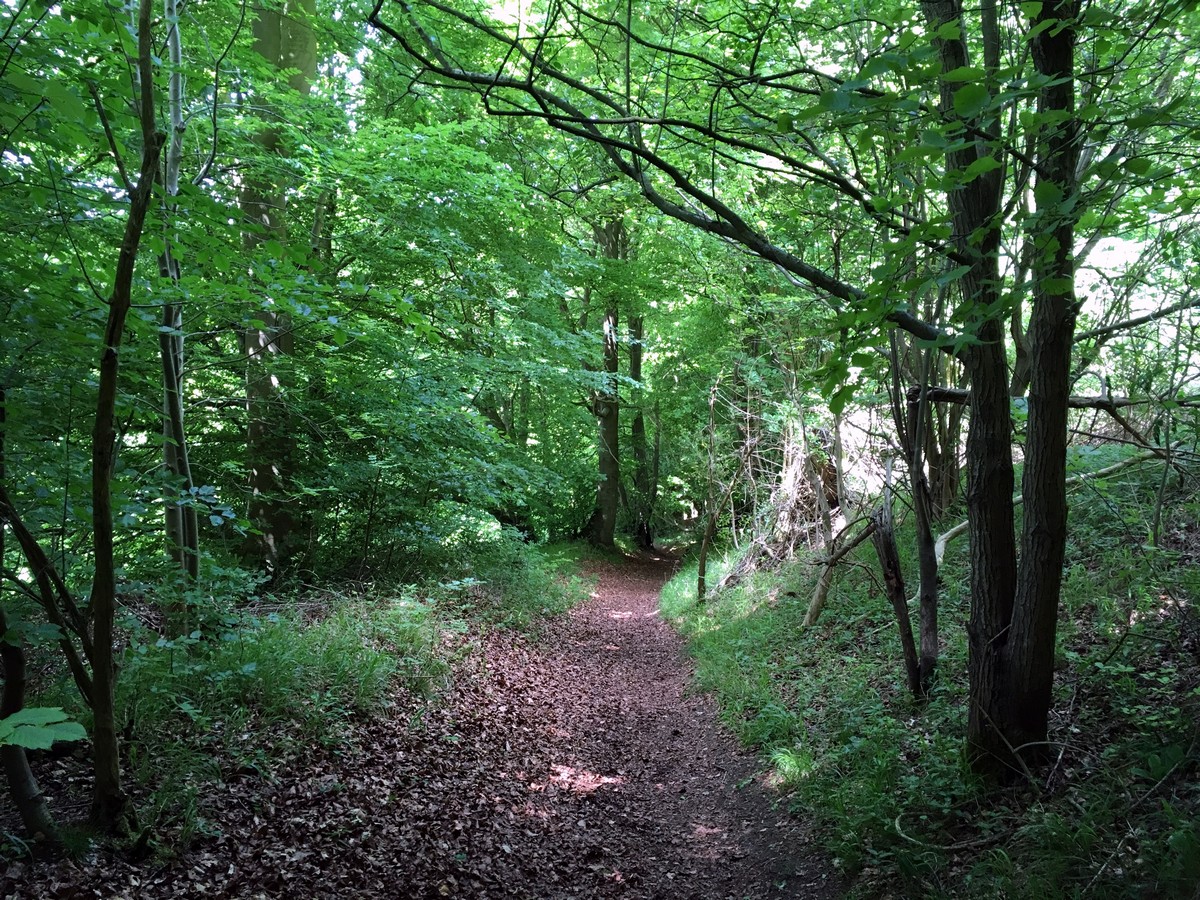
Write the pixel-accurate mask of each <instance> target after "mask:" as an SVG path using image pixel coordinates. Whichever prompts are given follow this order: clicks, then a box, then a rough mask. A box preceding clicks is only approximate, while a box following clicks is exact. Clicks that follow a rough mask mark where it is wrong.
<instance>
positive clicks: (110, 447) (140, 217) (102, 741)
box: [89, 0, 165, 832]
mask: <svg viewBox="0 0 1200 900" xmlns="http://www.w3.org/2000/svg"><path fill="white" fill-rule="evenodd" d="M152 53H153V47H152V44H151V35H150V0H141V6H140V8H139V11H138V75H139V79H138V80H139V88H140V98H139V104H138V112H139V115H140V117H141V122H142V165H141V171H140V172H139V174H138V181H137V184H136V185H130V188H131V190H130V197H129V215H128V218H127V219H126V220H125V234H124V237H123V238H122V240H121V250H120V253H119V254H118V256H117V268H116V273H115V274H114V276H113V287H112V295H111V297H110V298H109V304H108V321H107V323H106V325H105V329H104V349H103V352H102V355H101V357H100V377H99V389H98V391H97V397H96V422H95V426H94V427H93V429H92V551H93V554H94V557H95V567H96V570H95V574H94V576H93V579H92V597H91V605H90V608H89V610H90V614H91V617H92V640H93V659H92V679H93V690H92V717H93V722H94V725H93V735H92V741H93V751H92V752H93V767H94V773H95V782H94V785H93V793H92V813H91V815H92V821H93V822H94V823H95V824H96V825H98V826H100V827H102V828H105V829H107V830H109V831H113V832H122V831H124V830H125V829H126V828H127V826H128V823H129V820H130V818H131V813H132V810H131V809H130V807H129V798H128V797H127V796H126V795H125V792H124V791H123V790H122V788H121V766H120V756H119V753H118V744H117V727H116V719H115V713H114V709H113V687H114V682H115V679H116V665H115V659H114V655H113V638H114V635H113V622H114V618H115V613H116V599H117V582H116V567H115V562H114V559H113V509H112V490H111V486H112V475H113V463H114V461H115V458H116V450H117V447H116V405H117V382H118V376H119V374H120V349H121V340H122V338H123V337H124V334H125V319H126V317H127V316H128V314H129V309H130V306H131V303H132V294H131V292H132V288H133V271H134V265H135V263H136V262H137V252H138V246H139V244H140V243H141V240H142V233H143V231H144V230H145V225H146V212H147V210H148V209H149V206H150V201H151V198H152V197H153V190H154V181H155V178H156V177H157V175H158V159H159V155H160V153H161V151H162V145H163V141H164V140H165V135H163V134H161V133H158V132H156V131H155V129H154V81H153V79H154V64H153V59H152Z"/></svg>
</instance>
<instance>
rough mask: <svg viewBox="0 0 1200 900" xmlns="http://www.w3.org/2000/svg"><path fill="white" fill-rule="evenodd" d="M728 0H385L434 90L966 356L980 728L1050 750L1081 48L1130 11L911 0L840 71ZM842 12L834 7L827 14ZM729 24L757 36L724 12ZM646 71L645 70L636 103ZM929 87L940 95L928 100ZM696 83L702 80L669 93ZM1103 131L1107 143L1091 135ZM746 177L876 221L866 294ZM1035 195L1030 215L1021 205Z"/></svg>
mask: <svg viewBox="0 0 1200 900" xmlns="http://www.w3.org/2000/svg"><path fill="white" fill-rule="evenodd" d="M732 7H734V8H736V9H737V11H738V12H737V15H736V16H733V13H732V12H731V11H730V10H724V14H723V15H722V14H719V13H718V12H717V11H715V10H714V11H712V16H713V18H712V19H710V18H707V17H706V10H705V9H704V8H698V9H696V10H693V11H688V12H687V13H680V12H679V11H677V10H674V9H673V8H671V9H668V8H667V7H665V6H658V5H653V6H648V7H643V8H641V9H640V10H639V15H638V16H637V17H636V18H634V17H633V16H632V15H630V12H629V10H627V9H619V10H616V11H613V10H612V9H611V8H609V7H606V6H604V5H603V4H595V5H593V4H586V3H577V2H567V3H562V4H555V5H553V6H552V7H550V8H549V10H548V11H547V12H545V13H544V14H543V15H542V16H541V18H540V19H535V20H530V19H528V18H525V19H522V20H521V22H520V23H518V24H515V25H510V24H506V23H501V22H497V21H492V20H488V19H486V18H483V17H481V16H480V15H478V14H475V13H471V12H468V11H466V10H464V9H463V8H460V7H459V6H457V5H455V4H450V3H445V2H441V0H424V2H420V3H415V4H412V5H411V6H408V5H406V6H404V7H403V10H404V12H402V14H401V16H400V18H399V19H398V20H397V21H396V22H395V23H394V24H393V22H392V21H391V20H389V19H387V18H385V16H384V15H383V4H382V2H380V3H378V4H377V5H376V7H375V10H374V11H373V13H372V16H371V21H372V23H373V24H375V25H376V27H378V28H379V29H381V30H382V31H384V32H385V33H387V34H388V35H390V36H391V37H392V38H393V39H394V40H395V41H396V42H397V43H398V45H399V46H401V47H402V48H403V49H404V50H405V51H406V52H407V53H408V54H409V55H410V56H411V57H412V58H413V59H414V60H416V61H417V63H418V64H419V65H420V66H421V67H422V73H423V77H424V78H426V79H427V80H430V81H434V82H441V83H456V84H463V85H469V86H472V87H474V88H475V89H477V90H478V91H479V92H480V94H481V97H482V100H483V103H484V104H485V107H486V108H487V110H488V111H489V112H491V113H493V114H495V115H498V116H508V117H518V118H532V119H538V120H542V121H545V122H547V123H548V124H550V125H551V126H553V127H555V128H557V129H559V130H560V131H561V132H563V133H564V134H566V135H569V136H571V137H573V138H576V139H580V140H584V141H587V142H590V143H591V144H593V145H594V146H595V147H596V148H597V152H598V154H599V155H600V156H601V158H602V159H603V160H604V162H605V164H606V165H607V166H609V167H610V170H611V171H612V172H613V173H615V174H618V175H620V176H622V177H624V178H627V179H628V180H629V181H631V182H632V183H633V184H634V185H636V187H637V188H638V190H639V191H640V193H641V194H642V196H643V197H644V198H645V200H646V201H647V202H648V203H650V204H651V205H653V206H654V207H655V208H656V209H658V210H659V211H660V212H662V213H664V214H666V215H668V216H672V217H674V218H677V219H679V220H680V221H682V222H685V223H688V224H690V225H693V226H694V227H696V228H699V229H701V230H703V231H705V232H707V233H709V234H712V235H715V236H717V237H720V238H724V239H725V240H727V241H732V242H736V243H738V244H740V245H741V246H743V247H745V248H746V249H747V250H749V251H751V252H753V253H754V254H756V255H758V256H760V257H761V258H763V259H764V260H766V261H768V262H770V263H773V264H775V265H776V266H778V267H780V268H781V269H783V270H784V271H785V272H787V273H789V275H790V276H792V277H793V278H794V279H796V280H797V281H798V282H800V283H803V284H805V285H807V286H808V287H809V288H810V289H811V290H813V291H815V292H818V293H819V294H821V295H824V296H826V297H829V298H831V299H832V300H833V301H835V302H836V303H837V304H838V305H839V306H840V311H839V319H840V321H841V322H842V324H843V326H848V327H850V328H851V329H853V330H856V331H857V330H860V329H861V330H863V331H865V332H870V331H872V330H874V329H875V328H878V327H880V326H883V325H885V324H888V325H891V326H895V327H899V328H901V329H903V330H905V331H907V332H909V333H910V334H911V335H912V336H913V337H914V338H916V339H917V340H919V341H922V342H925V344H927V345H930V346H934V347H937V348H939V350H940V351H941V352H943V353H947V354H950V355H952V356H954V357H955V358H956V359H957V360H958V361H959V362H961V364H962V365H963V366H964V368H965V370H966V372H967V375H968V377H969V380H970V390H971V409H970V426H969V431H968V438H967V444H966V457H967V466H966V469H967V473H966V478H967V485H966V497H967V504H968V510H969V521H970V535H971V589H972V619H971V646H972V655H971V664H970V676H971V677H970V680H971V700H970V706H971V721H970V725H969V730H968V740H969V743H970V746H971V748H972V758H973V759H974V761H975V763H976V765H977V766H978V767H979V768H980V769H983V770H991V771H996V770H1017V769H1020V768H1021V767H1022V766H1023V765H1024V764H1025V763H1024V762H1023V759H1022V758H1023V757H1026V756H1029V757H1035V756H1037V755H1038V753H1039V752H1040V750H1041V749H1042V748H1044V746H1045V745H1044V741H1045V737H1046V728H1047V719H1048V713H1049V708H1050V700H1051V686H1052V674H1053V673H1052V667H1051V662H1052V655H1053V647H1054V641H1055V624H1056V616H1057V603H1058V590H1059V584H1060V580H1061V571H1060V570H1061V561H1062V554H1063V545H1064V541H1065V515H1066V503H1065V494H1064V490H1063V482H1064V478H1065V474H1064V467H1065V457H1064V448H1065V441H1066V411H1067V408H1068V406H1067V400H1068V380H1067V373H1069V370H1070V354H1071V346H1072V335H1073V330H1074V320H1075V314H1076V313H1075V310H1076V301H1075V297H1074V263H1073V254H1074V251H1075V247H1074V225H1075V222H1076V221H1077V220H1078V219H1079V217H1080V215H1081V213H1082V211H1083V209H1084V207H1085V206H1086V203H1087V200H1088V196H1087V195H1086V194H1085V193H1084V192H1083V191H1082V190H1081V185H1080V183H1079V172H1078V171H1077V164H1078V160H1079V158H1080V157H1079V142H1080V140H1081V134H1082V133H1083V132H1082V130H1081V129H1082V126H1081V122H1080V116H1079V115H1078V114H1077V112H1076V109H1075V97H1076V94H1077V92H1078V91H1079V87H1080V82H1079V78H1078V76H1077V73H1076V70H1075V50H1074V48H1075V42H1076V35H1077V33H1078V32H1079V31H1080V30H1081V29H1086V30H1093V29H1102V28H1104V27H1106V26H1105V24H1104V21H1105V20H1104V16H1106V15H1116V12H1115V11H1102V10H1100V9H1099V8H1097V7H1093V8H1091V9H1090V10H1089V12H1088V14H1087V17H1086V18H1085V19H1081V18H1080V11H1079V9H1078V8H1077V6H1076V5H1075V4H1073V3H1066V2H1046V3H1040V4H1026V5H1024V6H1023V7H1022V9H1021V12H1020V13H1019V14H1018V13H1016V12H1015V11H1014V12H1010V11H1007V10H1003V11H1002V10H1000V9H999V8H998V5H997V4H995V3H994V2H985V3H984V4H982V6H981V8H980V10H979V13H978V17H977V18H973V17H972V16H968V15H966V14H965V12H964V9H963V7H962V5H961V3H959V2H957V0H923V2H921V3H920V5H919V12H920V14H921V17H922V18H923V23H924V24H923V26H922V25H920V24H918V23H917V22H916V21H914V19H913V17H912V10H909V9H906V8H904V7H903V6H899V5H898V6H896V7H893V8H890V9H888V10H885V11H882V12H880V13H879V14H878V20H877V21H876V22H875V23H874V24H872V25H863V23H862V22H861V21H860V20H856V21H855V22H854V23H848V24H846V25H844V26H841V27H839V28H835V29H834V31H835V32H836V33H838V34H839V35H841V36H843V37H846V38H847V39H846V41H845V43H844V44H843V46H853V47H856V48H861V52H860V53H859V55H857V56H852V58H850V59H849V60H848V61H847V62H845V63H843V65H842V66H841V68H840V69H839V68H838V67H837V66H836V65H835V64H833V63H832V62H830V63H829V65H828V67H827V68H824V69H823V68H821V67H820V66H819V65H813V64H811V63H810V62H809V61H808V59H807V57H808V56H810V55H811V56H813V57H815V58H816V59H817V60H821V59H822V52H821V50H820V49H819V48H818V49H815V50H813V51H811V52H810V51H809V50H808V49H806V45H805V43H804V40H811V35H812V33H813V29H812V28H811V27H808V26H810V25H812V24H813V23H812V22H810V21H808V20H807V19H806V17H805V14H804V13H800V12H793V11H791V10H786V11H785V10H780V9H778V8H771V9H769V10H768V9H762V10H759V9H755V8H752V7H750V6H748V5H747V6H743V5H741V4H738V3H734V4H732ZM835 15H836V14H835V13H834V12H833V11H832V10H827V9H818V10H815V11H814V17H816V18H817V20H818V21H820V17H821V16H824V17H825V21H823V22H821V24H822V25H823V26H825V27H828V25H829V24H831V23H830V21H829V20H831V19H834V17H835ZM1126 15H1128V16H1129V18H1130V20H1137V21H1144V22H1145V23H1146V25H1147V26H1148V28H1149V30H1148V31H1146V32H1145V34H1147V35H1148V34H1150V31H1152V30H1153V29H1154V28H1156V27H1158V24H1159V23H1161V18H1160V12H1159V11H1158V10H1157V9H1155V8H1153V7H1152V6H1147V7H1140V6H1139V7H1137V8H1134V9H1132V10H1129V11H1127V12H1126ZM731 17H733V18H736V20H737V21H739V22H741V23H743V27H742V30H741V31H737V32H730V31H728V30H726V29H725V28H724V27H718V26H716V25H715V24H714V22H715V21H716V20H717V19H719V20H720V21H721V22H727V21H732V20H733V18H731ZM714 33H715V34H716V35H717V37H716V38H714V37H713V35H714ZM613 34H618V35H620V36H621V41H620V43H621V48H620V50H619V51H617V52H615V53H614V52H610V51H609V50H608V49H606V47H607V43H608V39H607V38H605V37H603V36H605V35H613ZM1147 39H1148V38H1147ZM568 44H569V45H571V47H572V48H574V50H573V51H572V52H566V51H565V49H564V48H565V47H566V46H567V45H568ZM1002 50H1003V51H1005V52H1008V53H1009V54H1010V55H1011V60H1012V61H1011V62H1009V61H1008V60H1002V58H1001V52H1002ZM833 52H834V51H829V54H828V55H829V56H832V54H833ZM980 54H982V59H978V60H977V59H976V57H977V56H978V55H980ZM631 60H632V62H630V61H631ZM618 63H622V64H618ZM629 67H632V68H633V69H634V70H635V71H638V72H639V73H643V74H644V78H643V79H642V80H641V81H639V82H637V84H638V85H639V90H638V92H637V93H632V92H631V91H630V89H629V88H628V84H629V80H628V79H627V78H626V77H625V75H624V73H625V71H627V69H628V68H629ZM931 82H932V83H935V84H937V85H938V97H937V99H936V102H934V101H933V100H931V98H928V97H927V96H926V93H925V85H927V84H929V83H931ZM680 84H688V85H691V86H693V89H691V90H689V91H679V90H673V86H675V85H680ZM701 87H702V88H703V89H701ZM1088 99H1089V109H1088V112H1089V115H1090V116H1091V119H1090V121H1092V122H1095V121H1096V119H1097V117H1098V113H1097V112H1096V110H1097V109H1102V108H1103V102H1104V101H1103V98H1102V97H1101V96H1100V95H1099V91H1097V92H1095V93H1093V94H1092V95H1091V96H1089V98H1088ZM1153 121H1159V120H1157V119H1155V120H1153ZM1000 126H1003V131H1002V130H1001V129H1000ZM897 128H899V129H901V130H902V133H904V134H905V135H907V136H909V139H910V146H909V147H908V148H906V150H905V152H904V154H901V156H900V158H899V161H900V162H905V161H906V160H912V159H916V160H921V161H922V164H923V166H924V170H925V171H927V172H928V173H929V177H928V179H927V182H928V186H927V188H926V190H928V191H929V193H928V195H927V196H928V198H929V199H928V203H927V208H928V210H929V213H928V215H927V216H926V217H925V218H914V217H913V216H912V215H911V213H910V212H909V211H908V210H907V209H906V208H905V206H906V202H905V201H904V200H903V199H902V197H901V193H902V190H903V189H904V188H902V187H900V186H897V185H896V184H892V185H891V186H890V189H889V173H890V172H891V169H890V168H889V164H890V163H891V162H892V158H891V157H889V156H885V155H882V154H881V153H879V152H877V151H876V149H875V145H876V141H877V140H882V139H883V137H882V136H883V135H885V134H888V133H891V132H892V131H893V130H895V129H897ZM1092 138H1093V139H1095V140H1097V141H1100V142H1104V141H1105V140H1110V139H1111V138H1110V137H1109V135H1107V134H1106V133H1105V131H1104V130H1103V129H1101V128H1096V127H1095V126H1094V130H1093V133H1092ZM939 159H940V165H938V164H937V163H938V161H939ZM746 169H749V170H751V171H754V172H757V173H760V174H759V175H758V177H759V179H760V180H761V181H763V182H768V183H769V182H770V181H772V180H773V179H774V177H775V176H774V174H773V173H776V172H784V173H786V174H787V177H788V178H789V179H791V183H792V184H793V185H795V186H798V187H796V188H793V189H794V190H802V191H808V192H812V193H815V194H828V195H830V196H832V197H835V198H839V199H838V200H837V203H838V204H839V206H840V209H841V210H843V211H844V210H847V209H849V210H851V212H850V214H851V215H852V216H853V218H854V220H855V221H856V222H858V223H859V226H860V227H864V228H869V229H871V230H872V231H874V232H875V233H877V234H878V235H879V237H880V238H881V239H882V240H883V242H884V246H886V252H885V254H884V255H883V258H882V259H877V260H875V261H873V262H869V263H868V264H867V265H866V266H864V267H863V269H864V271H863V272H862V277H863V279H864V281H865V282H866V286H857V285H855V284H854V283H853V282H852V281H849V280H846V279H847V278H851V277H852V274H850V273H847V274H844V275H841V276H835V274H833V269H832V268H831V266H830V265H825V264H822V263H821V262H820V253H819V249H820V248H819V247H800V246H799V245H797V244H796V243H794V242H791V241H788V240H787V235H786V229H778V228H772V229H770V230H768V226H767V223H766V222H762V221H755V220H754V219H753V218H752V216H751V215H750V214H749V213H747V212H746V211H744V209H743V210H742V211H739V207H744V200H743V199H742V198H741V197H739V196H738V195H737V194H736V193H735V191H736V189H737V187H738V186H739V185H738V183H737V181H736V180H735V179H733V178H732V177H731V176H730V173H731V172H735V171H737V170H743V171H744V170H746ZM904 183H905V182H901V184H904ZM906 183H907V184H908V185H909V186H910V187H911V181H909V182H906ZM1030 188H1032V196H1033V203H1032V206H1031V207H1030V208H1028V211H1027V214H1022V215H1020V216H1017V217H1015V218H1014V215H1015V212H1016V211H1017V210H1018V209H1019V208H1021V203H1022V202H1023V200H1024V198H1025V196H1026V193H1027V191H1029V190H1030ZM1006 190H1007V191H1009V194H1008V198H1007V200H1006V199H1005V191H1006ZM1014 227H1015V228H1016V230H1017V231H1018V233H1023V234H1026V235H1028V246H1029V247H1030V248H1031V251H1030V252H1031V259H1032V263H1031V273H1032V276H1031V283H1030V285H1029V290H1030V296H1031V319H1030V324H1029V330H1028V334H1027V335H1026V340H1025V347H1024V351H1025V352H1026V353H1027V354H1028V356H1029V359H1030V363H1031V366H1030V368H1031V371H1033V372H1036V373H1037V374H1036V375H1035V377H1034V381H1036V384H1033V383H1032V382H1031V386H1030V398H1029V423H1028V429H1027V433H1026V440H1025V458H1026V465H1025V469H1024V474H1023V486H1022V490H1023V495H1024V496H1025V498H1026V504H1027V506H1026V511H1025V515H1024V520H1023V525H1022V530H1021V541H1020V544H1021V554H1020V556H1019V558H1018V553H1017V538H1016V534H1015V531H1014V528H1015V518H1014V507H1013V495H1012V488H1013V483H1014V471H1013V462H1012V455H1011V450H1010V447H1011V442H1012V436H1013V433H1012V425H1011V419H1010V402H1009V397H1010V395H1009V389H1010V381H1009V373H1008V364H1007V357H1006V344H1005V326H1006V323H1007V322H1008V320H1009V312H1010V309H1011V301H1010V297H1011V295H1010V293H1009V291H1008V289H1006V286H1005V280H1004V278H1003V277H1002V269H1001V257H1002V255H1003V253H1004V246H1003V242H1002V237H1003V235H1004V234H1005V231H1006V229H1012V228H1014ZM909 256H916V257H917V258H918V259H919V260H921V261H922V262H921V265H920V266H919V267H918V272H917V274H916V276H915V277H905V276H904V275H902V274H901V273H902V272H903V271H905V267H907V265H908V264H907V259H908V257H909ZM814 260H816V261H814ZM872 266H873V267H874V271H873V272H870V274H868V273H869V270H870V269H871V267H872ZM1006 271H1007V270H1006ZM929 283H932V284H934V285H938V284H941V285H951V286H952V287H953V290H954V292H955V293H956V295H957V296H958V298H959V301H958V303H957V304H955V305H954V306H953V307H952V308H950V309H947V310H946V315H945V318H944V319H942V320H940V321H926V320H924V319H922V318H920V317H919V316H918V315H917V313H916V312H915V309H916V307H914V305H913V304H912V303H911V301H910V295H911V293H912V292H913V291H914V290H915V289H917V288H919V287H921V286H922V285H925V284H929ZM1017 287H1018V288H1022V289H1023V288H1024V286H1023V285H1020V286H1017Z"/></svg>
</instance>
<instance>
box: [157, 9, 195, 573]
mask: <svg viewBox="0 0 1200 900" xmlns="http://www.w3.org/2000/svg"><path fill="white" fill-rule="evenodd" d="M164 13H165V19H166V21H167V22H168V23H169V29H170V31H169V33H168V35H167V56H168V59H169V60H170V63H171V75H170V80H169V83H168V90H167V107H168V112H169V117H170V124H171V136H170V140H169V142H168V144H167V151H166V154H165V155H164V158H163V167H162V171H163V174H162V181H163V192H164V193H165V194H166V202H165V208H166V216H165V217H164V219H165V221H164V225H165V226H166V227H167V228H168V229H169V228H170V224H171V222H172V221H173V219H174V217H175V216H176V215H177V213H178V204H177V203H176V201H175V198H176V197H178V195H179V173H180V169H181V167H182V163H183V133H184V130H185V128H186V126H185V125H184V119H183V41H182V38H181V36H180V33H179V10H178V2H177V0H165V3H164ZM173 244H174V242H173V241H172V240H171V235H170V234H169V233H168V234H167V235H166V236H165V240H164V249H163V252H162V254H161V255H160V256H159V260H158V268H159V275H160V277H161V278H163V280H165V281H169V282H170V283H171V286H172V287H177V286H178V284H179V259H178V257H177V256H176V251H175V248H174V246H173ZM158 342H159V355H160V357H161V360H162V372H163V423H162V435H163V468H164V469H165V470H166V472H167V474H168V476H169V478H170V482H171V484H172V485H173V486H174V489H175V492H174V495H168V496H167V497H166V498H164V499H165V503H164V510H165V512H164V519H165V522H164V524H165V528H166V537H167V545H168V552H169V553H170V555H171V558H172V559H173V560H174V561H175V564H176V565H177V566H178V567H179V569H180V570H181V571H182V572H183V575H184V578H185V579H186V580H187V581H195V580H196V579H197V578H198V577H199V575H200V529H199V519H198V517H197V514H196V505H195V502H194V501H195V497H193V496H192V488H193V487H194V486H195V483H194V482H193V480H192V466H191V462H190V461H189V459H188V448H187V432H186V431H185V429H184V425H183V415H184V409H183V307H182V306H181V305H180V304H179V303H177V302H175V301H174V300H171V301H169V302H167V303H164V304H163V311H162V327H161V329H160V330H159V335H158Z"/></svg>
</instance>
